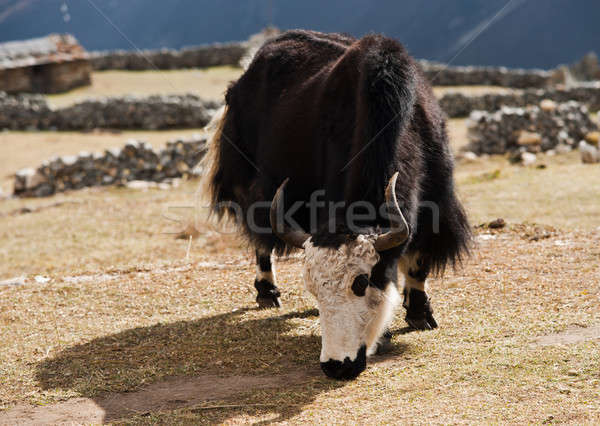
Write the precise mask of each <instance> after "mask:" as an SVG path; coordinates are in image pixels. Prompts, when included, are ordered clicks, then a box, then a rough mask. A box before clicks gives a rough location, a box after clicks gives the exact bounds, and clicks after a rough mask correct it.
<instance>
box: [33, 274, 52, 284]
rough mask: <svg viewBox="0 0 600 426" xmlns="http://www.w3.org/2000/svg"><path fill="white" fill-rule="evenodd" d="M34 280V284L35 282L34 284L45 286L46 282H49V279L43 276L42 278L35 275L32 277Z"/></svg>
mask: <svg viewBox="0 0 600 426" xmlns="http://www.w3.org/2000/svg"><path fill="white" fill-rule="evenodd" d="M34 280H35V282H36V283H39V284H45V283H47V282H48V281H50V278H49V277H45V276H43V275H36V276H35V277H34Z"/></svg>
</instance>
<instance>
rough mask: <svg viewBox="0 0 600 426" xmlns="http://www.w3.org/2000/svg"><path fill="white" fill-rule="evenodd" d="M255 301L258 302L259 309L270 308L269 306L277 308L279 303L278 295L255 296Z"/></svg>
mask: <svg viewBox="0 0 600 426" xmlns="http://www.w3.org/2000/svg"><path fill="white" fill-rule="evenodd" d="M256 303H258V307H259V308H260V309H270V308H279V307H280V306H281V304H280V303H279V297H275V296H269V297H261V296H257V297H256Z"/></svg>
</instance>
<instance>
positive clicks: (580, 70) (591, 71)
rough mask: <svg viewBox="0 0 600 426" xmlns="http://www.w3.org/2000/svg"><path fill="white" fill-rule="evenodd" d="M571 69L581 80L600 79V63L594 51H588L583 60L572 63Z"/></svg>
mask: <svg viewBox="0 0 600 426" xmlns="http://www.w3.org/2000/svg"><path fill="white" fill-rule="evenodd" d="M569 70H570V72H571V74H572V75H573V77H574V78H575V79H577V80H579V81H590V80H599V79H600V65H599V64H598V57H597V56H596V54H595V53H594V52H590V53H588V54H587V55H585V56H584V57H583V58H581V61H579V62H577V63H575V64H573V65H571V66H570V67H569Z"/></svg>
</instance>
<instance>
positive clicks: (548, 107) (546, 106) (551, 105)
mask: <svg viewBox="0 0 600 426" xmlns="http://www.w3.org/2000/svg"><path fill="white" fill-rule="evenodd" d="M557 106H558V104H557V103H556V102H554V101H553V100H552V99H543V100H542V102H540V108H541V109H542V110H543V111H546V112H552V111H554V110H555V109H556V107H557Z"/></svg>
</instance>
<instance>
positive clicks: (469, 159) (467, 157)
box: [458, 151, 479, 163]
mask: <svg viewBox="0 0 600 426" xmlns="http://www.w3.org/2000/svg"><path fill="white" fill-rule="evenodd" d="M458 159H459V160H462V161H464V162H465V163H474V162H476V161H478V160H479V157H477V154H475V153H474V152H473V151H464V152H461V153H460V154H459V155H458Z"/></svg>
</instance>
